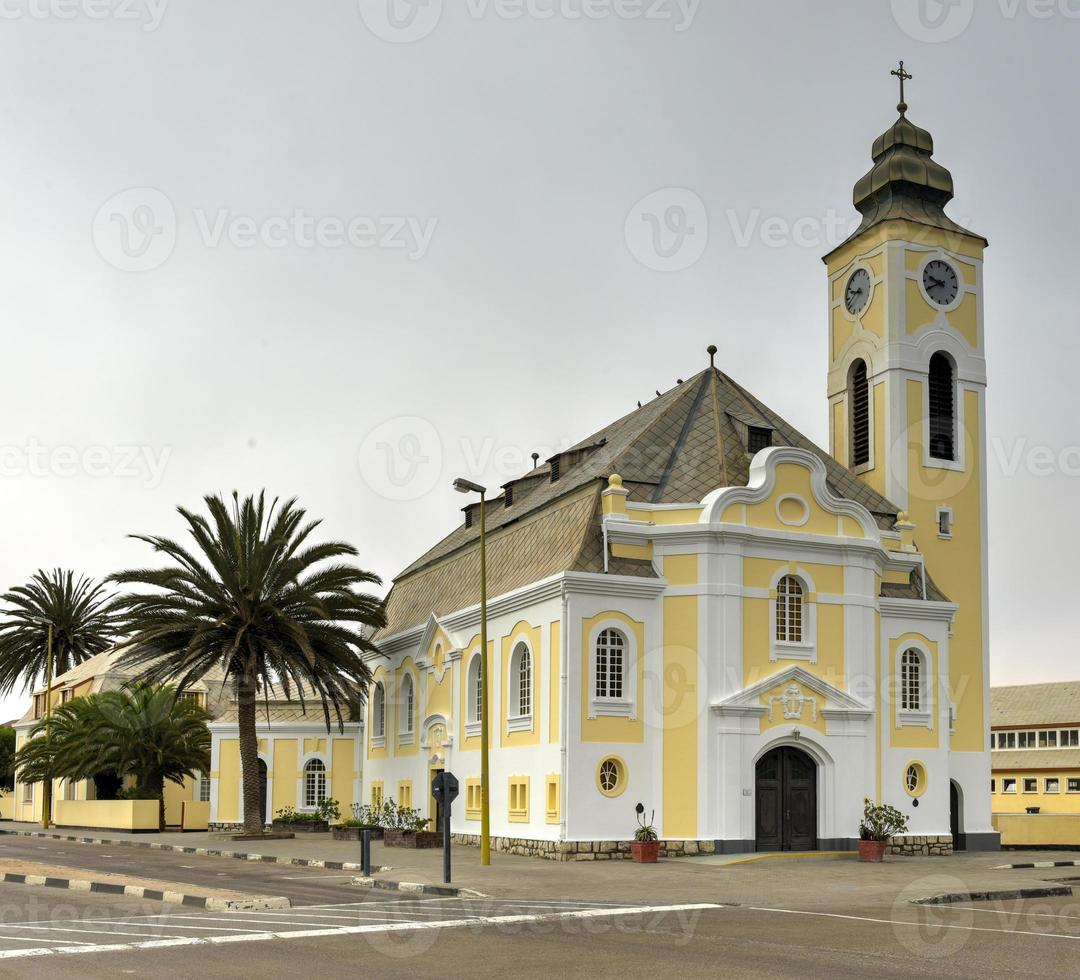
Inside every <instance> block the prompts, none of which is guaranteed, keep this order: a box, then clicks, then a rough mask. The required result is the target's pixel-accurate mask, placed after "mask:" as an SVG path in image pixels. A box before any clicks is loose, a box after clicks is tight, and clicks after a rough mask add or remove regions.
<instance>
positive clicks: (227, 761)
mask: <svg viewBox="0 0 1080 980" xmlns="http://www.w3.org/2000/svg"><path fill="white" fill-rule="evenodd" d="M218 766H219V769H218V810H217V818H218V822H219V823H238V822H239V820H240V740H239V739H237V738H223V739H222V740H221V742H220V747H219V751H218Z"/></svg>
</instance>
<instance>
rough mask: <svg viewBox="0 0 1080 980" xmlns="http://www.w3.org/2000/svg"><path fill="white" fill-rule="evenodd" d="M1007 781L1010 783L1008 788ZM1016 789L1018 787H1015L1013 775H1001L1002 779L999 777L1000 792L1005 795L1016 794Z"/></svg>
mask: <svg viewBox="0 0 1080 980" xmlns="http://www.w3.org/2000/svg"><path fill="white" fill-rule="evenodd" d="M1008 783H1012V789H1009V788H1008V785H1007V784H1008ZM1017 789H1018V787H1017V783H1016V779H1015V777H1013V776H1003V777H1002V779H1001V792H1002V793H1004V794H1005V795H1007V796H1016V794H1017Z"/></svg>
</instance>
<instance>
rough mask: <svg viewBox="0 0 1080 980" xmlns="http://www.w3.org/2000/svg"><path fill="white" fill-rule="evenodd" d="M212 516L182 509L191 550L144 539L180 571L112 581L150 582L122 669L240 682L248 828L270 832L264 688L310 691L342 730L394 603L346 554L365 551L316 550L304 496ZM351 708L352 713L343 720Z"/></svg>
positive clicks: (133, 617) (140, 596) (176, 678)
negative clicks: (266, 826)
mask: <svg viewBox="0 0 1080 980" xmlns="http://www.w3.org/2000/svg"><path fill="white" fill-rule="evenodd" d="M204 502H205V504H206V509H207V510H208V511H209V519H208V518H207V517H204V516H203V515H201V514H195V513H192V512H190V511H188V510H185V509H184V508H182V507H181V508H179V513H180V514H181V516H182V517H183V518H184V520H185V521H186V523H187V530H188V533H189V534H190V535H191V538H192V539H193V540H194V548H193V549H191V550H189V549H188V548H185V547H183V546H182V545H180V544H178V543H177V542H175V541H171V540H169V539H168V538H161V537H155V536H149V535H135V537H136V538H137V539H138V540H140V541H144V542H146V543H147V544H148V545H150V547H151V548H153V550H154V551H155V553H157V554H158V555H164V556H165V557H166V558H168V559H169V560H170V561H171V562H172V563H173V564H171V565H170V566H169V567H166V568H161V569H136V570H133V571H127V572H120V573H118V574H116V575H114V576H113V577H112V579H113V581H115V582H118V583H120V584H122V585H127V586H142V587H149V589H150V590H152V591H146V592H144V591H140V592H134V593H132V594H130V595H128V596H126V597H125V600H124V601H125V604H126V629H127V631H128V632H129V634H130V639H131V644H132V648H131V651H130V652H129V653H128V654H127V655H126V656H125V657H123V658H122V661H121V663H122V665H124V666H128V665H130V666H135V667H139V668H141V670H142V672H143V677H144V679H145V680H146V681H147V682H149V683H160V682H163V681H172V682H175V683H176V685H177V689H178V690H180V691H183V690H184V689H185V688H186V687H187V686H188V685H190V684H192V683H194V682H195V681H197V680H198V679H199V678H201V677H203V676H204V675H205V674H207V672H209V671H210V670H212V669H214V668H217V669H218V670H220V671H222V672H223V673H224V674H225V675H226V677H227V678H228V680H229V681H231V682H232V683H233V685H234V688H235V692H236V699H237V709H238V711H237V722H238V727H239V739H240V763H241V771H242V775H243V795H244V831H245V833H249V834H258V833H262V830H263V815H262V813H260V792H259V748H258V739H257V736H256V728H255V722H256V706H257V700H258V695H259V691H260V689H261V690H262V692H263V693H264V695H265V694H267V693H268V692H269V690H270V689H271V688H272V687H274V686H275V685H280V687H281V689H282V690H283V691H284V693H285V695H286V697H292V693H291V692H292V691H294V690H295V691H296V692H297V696H298V697H299V699H300V701H301V703H303V701H304V697H305V691H309V692H313V696H314V698H316V699H318V700H319V701H320V702H321V704H322V711H323V716H324V718H325V720H326V727H327V731H329V730H330V725H331V712H333V714H334V716H335V717H336V719H337V722H338V725H339V726H341V725H342V724H343V722H344V721H345V716H346V715H352V714H353V713H354V712H355V711H356V710H357V709H358V706H359V704H360V703H361V702H362V699H363V697H364V692H365V691H366V689H367V685H368V683H369V682H370V680H371V672H370V670H369V669H368V667H367V664H366V663H365V662H364V660H363V654H365V653H372V652H375V649H376V648H375V646H374V645H373V644H372V643H371V641H370V640H369V639H368V637H369V635H370V631H371V629H372V628H375V627H379V626H382V625H383V624H384V623H385V617H384V614H383V603H382V601H381V600H380V599H377V598H375V597H374V596H371V595H369V594H367V593H365V592H363V591H361V588H362V587H363V586H368V585H378V584H380V582H379V579H378V577H377V576H375V575H373V574H372V573H370V572H365V571H363V570H361V569H359V568H357V567H355V566H354V565H351V564H348V563H345V562H343V561H342V560H341V559H343V558H347V557H351V556H354V555H356V554H357V551H356V549H355V548H353V547H352V546H351V545H348V544H344V543H342V542H329V543H325V544H310V543H309V542H308V539H309V538H310V537H311V534H312V532H313V531H315V529H316V528H317V527H318V526H319V524H320V523H321V522H320V521H310V522H307V521H306V514H305V512H304V511H303V510H302V509H300V508H299V507H298V506H297V504H296V501H295V500H289V501H287V502H286V503H285V504H283V505H281V506H280V507H279V506H278V501H277V500H275V501H274V502H273V503H272V504H271V505H270V506H269V507H267V506H266V505H265V502H264V495H263V494H262V493H260V494H259V496H258V497H257V498H256V497H246V498H245V499H244V500H243V501H242V502H241V501H240V499H239V497H238V496H237V494H235V493H234V494H233V496H232V502H231V506H230V505H229V504H228V503H226V501H225V500H224V499H222V498H221V497H219V496H207V497H205V498H204ZM343 712H344V713H345V714H344V715H343Z"/></svg>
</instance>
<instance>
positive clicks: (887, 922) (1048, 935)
mask: <svg viewBox="0 0 1080 980" xmlns="http://www.w3.org/2000/svg"><path fill="white" fill-rule="evenodd" d="M933 907H934V908H935V909H938V908H942V907H943V906H938V905H935V906H933ZM747 908H748V910H749V911H751V912H775V913H777V914H781V915H811V916H817V917H819V918H823V919H846V920H848V921H849V922H872V923H875V924H877V925H884V926H909V927H913V928H915V929H922V928H925V926H926V923H924V922H908V921H905V920H904V919H873V918H870V917H869V916H862V915H841V914H840V913H839V912H807V911H805V910H803V909H765V908H757V907H755V906H752V905H751V906H747ZM934 928H935V929H958V930H960V931H961V932H997V933H1003V934H1004V935H1006V936H1038V937H1040V938H1042V939H1071V940H1073V941H1074V942H1075V941H1077V940H1080V936H1065V935H1062V934H1061V933H1055V932H1031V931H1029V930H1025V929H989V928H986V927H985V926H953V925H948V924H947V923H944V922H935V923H934Z"/></svg>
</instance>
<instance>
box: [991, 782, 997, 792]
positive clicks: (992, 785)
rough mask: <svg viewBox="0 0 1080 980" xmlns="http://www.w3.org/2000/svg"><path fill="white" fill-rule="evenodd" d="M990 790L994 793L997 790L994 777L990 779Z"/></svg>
mask: <svg viewBox="0 0 1080 980" xmlns="http://www.w3.org/2000/svg"><path fill="white" fill-rule="evenodd" d="M990 792H991V793H996V792H997V780H996V779H991V780H990Z"/></svg>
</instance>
